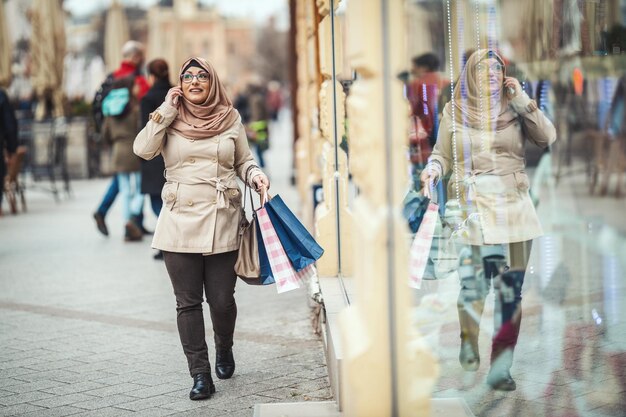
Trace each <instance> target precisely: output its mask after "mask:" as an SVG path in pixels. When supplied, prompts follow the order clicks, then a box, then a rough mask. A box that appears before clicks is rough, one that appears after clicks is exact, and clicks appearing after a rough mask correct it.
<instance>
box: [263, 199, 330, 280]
mask: <svg viewBox="0 0 626 417" xmlns="http://www.w3.org/2000/svg"><path fill="white" fill-rule="evenodd" d="M265 208H266V209H267V214H268V215H269V217H270V220H271V221H272V225H273V226H274V229H275V230H276V234H277V235H278V238H279V239H280V243H281V244H282V245H283V248H284V249H285V252H286V253H287V257H288V258H289V261H290V262H291V264H292V265H293V268H294V269H295V270H296V271H298V272H299V271H301V270H302V269H304V268H306V267H307V266H309V265H311V264H312V263H313V262H315V261H317V260H318V259H319V258H321V257H322V254H323V253H324V249H322V247H321V246H320V245H318V244H317V242H316V241H315V239H313V236H311V234H310V233H309V232H308V231H307V230H306V228H305V227H304V226H303V225H302V223H300V220H298V218H297V217H296V216H295V215H294V214H293V213H292V212H291V210H289V208H288V207H287V205H286V204H285V202H284V201H283V199H282V198H280V196H278V195H276V196H274V197H272V198H271V199H270V200H269V201H268V202H267V203H265ZM259 253H260V252H259Z"/></svg>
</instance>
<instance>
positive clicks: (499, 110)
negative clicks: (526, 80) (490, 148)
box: [445, 49, 515, 130]
mask: <svg viewBox="0 0 626 417" xmlns="http://www.w3.org/2000/svg"><path fill="white" fill-rule="evenodd" d="M489 58H495V59H496V60H497V61H498V62H499V63H500V65H502V73H503V74H502V75H503V77H506V66H505V64H504V60H503V59H502V58H501V57H500V56H499V55H498V54H497V53H495V52H494V51H488V50H486V49H479V50H477V51H476V52H474V53H473V54H472V55H470V57H469V59H468V60H467V63H466V64H465V67H464V68H463V72H462V73H461V76H460V77H459V81H458V83H457V85H456V86H455V87H454V93H453V97H454V100H453V101H450V102H449V103H448V104H447V105H446V107H445V111H447V112H448V115H450V116H452V107H453V106H454V110H455V119H456V122H457V123H459V124H461V125H463V126H468V127H471V128H474V129H479V130H502V129H504V128H506V127H507V126H509V125H511V124H512V123H513V122H514V121H515V114H514V113H513V112H512V111H511V110H509V100H508V98H507V97H506V94H504V91H503V89H502V88H500V90H498V91H493V92H492V94H491V95H488V94H487V95H485V93H484V91H485V89H484V88H483V89H482V90H483V93H482V96H481V86H483V85H486V84H488V83H489V78H488V77H489V74H488V73H487V72H486V71H485V72H484V73H483V72H482V71H479V69H478V64H479V63H480V62H481V61H484V60H486V59H489Z"/></svg>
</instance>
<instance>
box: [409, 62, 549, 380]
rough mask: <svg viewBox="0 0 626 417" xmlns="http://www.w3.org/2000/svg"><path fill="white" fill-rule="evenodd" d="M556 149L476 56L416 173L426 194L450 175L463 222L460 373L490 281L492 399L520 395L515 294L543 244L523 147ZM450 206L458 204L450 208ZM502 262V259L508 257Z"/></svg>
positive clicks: (497, 73) (516, 93) (524, 103)
mask: <svg viewBox="0 0 626 417" xmlns="http://www.w3.org/2000/svg"><path fill="white" fill-rule="evenodd" d="M555 139H556V131H555V129H554V126H553V125H552V123H551V122H550V121H549V120H548V119H547V118H546V117H545V116H544V114H543V113H542V112H541V110H539V109H538V107H537V104H536V103H535V102H534V101H532V100H531V99H530V98H529V97H528V96H527V95H526V93H524V92H523V91H522V88H521V86H520V83H519V81H518V80H516V79H515V78H512V77H507V76H506V68H505V64H504V61H503V60H502V58H500V56H498V55H497V54H496V53H495V52H492V51H486V50H478V51H476V52H474V53H473V54H472V55H471V56H470V57H469V59H468V61H467V64H466V65H465V68H464V69H463V72H462V74H461V76H460V78H459V83H458V84H457V85H456V86H455V88H454V93H453V97H452V100H451V101H450V102H449V103H448V104H447V105H446V106H445V108H444V111H443V118H442V121H441V125H440V127H439V133H438V137H437V144H436V145H435V148H434V150H433V154H432V156H431V158H430V159H429V163H428V165H427V167H426V169H424V171H423V172H422V175H421V180H422V183H423V184H425V189H424V192H425V194H427V195H429V194H430V190H431V189H432V186H433V185H434V184H435V183H436V182H437V181H438V180H439V179H440V178H442V177H443V176H445V175H446V174H448V173H451V178H450V182H449V184H448V196H449V198H451V199H456V202H452V201H451V202H449V203H448V204H450V203H458V204H460V206H461V208H462V209H463V213H464V214H463V216H462V217H461V218H459V219H458V221H457V222H456V223H455V224H452V225H451V226H452V227H453V228H454V229H456V230H457V233H455V236H457V240H456V241H457V242H458V243H461V244H463V245H466V246H464V247H463V248H462V249H461V250H460V252H459V258H460V259H459V262H460V266H459V270H458V272H459V278H460V281H461V283H460V284H461V291H460V294H459V299H458V303H457V305H458V313H459V322H460V325H461V352H460V355H459V360H460V362H461V365H462V366H463V368H464V369H466V370H470V371H475V370H477V369H478V367H479V363H480V357H479V352H478V332H479V328H480V317H481V314H482V311H483V307H484V302H485V298H486V296H487V293H488V292H489V288H490V286H491V281H492V279H493V282H494V288H495V291H496V303H497V305H496V317H495V322H496V324H495V327H496V329H495V332H494V338H493V343H492V353H491V369H490V371H489V375H488V377H487V382H488V383H489V385H491V387H492V388H494V389H497V390H507V391H511V390H514V389H515V388H516V385H515V381H514V380H513V379H512V378H511V375H510V372H509V370H510V368H511V365H512V361H513V349H514V348H515V344H516V343H517V337H518V334H519V326H520V322H521V293H522V283H523V281H524V273H525V270H526V265H527V263H528V255H529V253H530V246H531V245H530V244H531V242H532V239H534V238H536V237H538V236H540V235H541V234H542V231H541V226H540V224H539V219H538V217H537V213H536V212H535V208H534V206H533V203H532V201H531V199H530V196H529V194H528V177H527V175H526V172H525V164H524V143H525V142H526V141H527V140H530V141H531V142H533V143H534V144H536V145H537V146H540V147H542V148H543V147H546V146H548V145H550V144H551V143H552V142H554V140H555ZM454 205H456V204H454ZM507 252H508V257H507Z"/></svg>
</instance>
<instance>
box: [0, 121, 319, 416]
mask: <svg viewBox="0 0 626 417" xmlns="http://www.w3.org/2000/svg"><path fill="white" fill-rule="evenodd" d="M283 116H285V117H284V118H283V122H282V123H281V124H280V125H279V126H278V127H277V128H276V129H275V131H274V132H275V135H274V138H273V143H272V147H273V148H272V150H270V152H268V154H267V157H268V158H267V159H268V161H269V164H270V166H271V168H272V170H271V171H272V172H271V173H272V174H273V176H272V187H273V190H274V192H280V194H281V195H282V196H283V197H284V199H285V201H287V203H288V204H290V205H292V207H296V206H295V204H296V203H297V196H296V195H295V192H294V191H293V190H292V189H291V188H289V187H288V184H289V178H288V177H289V175H290V173H291V170H290V163H291V157H290V153H291V144H290V140H289V139H290V138H289V134H290V132H289V126H288V124H287V123H288V115H287V114H283ZM107 184H108V180H95V181H75V182H73V183H72V187H73V190H74V197H73V198H72V199H69V200H68V199H65V200H64V201H62V202H61V203H58V204H56V203H54V201H53V199H52V196H51V195H48V194H45V193H42V192H36V191H32V190H31V191H29V192H28V204H29V212H28V213H26V214H20V215H18V216H5V217H3V218H0V265H1V266H0V416H45V417H55V416H69V415H72V416H94V417H95V416H102V417H105V416H114V417H120V416H127V415H128V416H131V415H132V416H150V417H159V416H169V415H172V416H229V417H239V416H241V417H243V416H246V417H249V416H252V407H253V405H254V404H256V403H268V402H294V401H307V400H312V401H319V400H328V399H329V398H330V396H331V394H330V390H329V385H328V378H327V371H326V366H325V363H324V354H323V350H322V344H321V342H320V340H319V339H318V338H317V337H316V336H315V335H314V334H313V332H312V330H311V324H310V310H309V308H308V305H307V293H306V290H305V289H302V290H298V291H292V292H290V293H287V294H281V295H277V294H276V289H275V287H274V286H271V287H251V286H247V285H245V284H243V282H239V283H238V285H237V295H236V297H237V301H238V307H239V318H238V323H237V331H236V335H235V347H234V353H235V359H236V361H237V371H236V373H235V376H234V377H233V378H232V379H230V380H226V381H221V380H218V379H216V387H217V393H216V394H215V396H214V397H213V398H212V399H211V400H208V401H198V402H194V401H190V400H189V399H188V392H189V389H190V388H191V382H192V380H191V378H190V377H189V375H188V372H187V365H186V361H185V357H184V355H183V353H182V348H181V346H180V342H179V339H178V334H177V331H176V321H175V320H176V312H175V301H174V296H173V293H172V289H171V286H170V282H169V278H168V276H167V273H166V271H165V266H164V264H163V262H160V261H155V260H153V259H152V253H153V252H152V250H151V249H150V239H146V240H144V241H143V242H140V243H124V242H123V224H122V221H121V211H120V209H119V206H118V204H119V203H118V204H116V205H115V206H114V209H113V211H112V212H111V213H110V214H109V217H108V218H107V223H108V226H109V229H110V232H111V236H109V237H108V238H105V237H103V236H101V235H99V234H98V232H97V231H96V228H95V224H94V222H93V220H92V218H91V213H92V212H93V210H94V208H95V206H96V205H97V202H98V201H99V199H100V197H101V196H102V194H103V193H104V190H105V188H106V186H107ZM145 212H146V213H148V208H147V207H146V210H145ZM154 221H155V219H154V218H152V217H150V218H148V225H149V226H150V227H153V226H154ZM206 310H207V309H206V308H205V313H206ZM205 318H206V323H207V327H208V333H207V334H208V336H207V341H208V343H209V352H210V355H211V361H212V362H213V360H214V350H213V346H212V337H211V336H210V335H211V332H210V324H209V323H210V320H209V319H208V314H205Z"/></svg>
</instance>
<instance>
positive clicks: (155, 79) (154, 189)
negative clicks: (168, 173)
mask: <svg viewBox="0 0 626 417" xmlns="http://www.w3.org/2000/svg"><path fill="white" fill-rule="evenodd" d="M148 82H149V83H150V85H151V87H150V90H148V93H147V94H146V95H145V96H144V97H143V98H142V99H141V126H142V127H143V126H145V125H146V124H148V121H149V120H150V113H152V112H153V111H155V110H156V109H157V108H158V107H159V106H160V105H161V104H162V103H163V101H165V96H166V95H167V92H168V91H169V89H170V88H172V85H171V84H170V71H169V67H168V65H167V62H166V61H165V60H163V59H154V60H152V61H150V63H149V64H148ZM164 184H165V163H164V162H163V157H162V156H161V155H157V156H155V157H154V158H153V159H151V160H145V159H142V160H141V192H142V194H147V195H148V196H149V197H150V204H151V206H152V211H153V212H154V214H155V215H156V216H157V217H159V213H161V208H162V207H163V200H162V199H161V191H162V189H163V185H164ZM154 259H163V252H161V251H160V250H159V251H158V252H157V253H156V255H155V256H154Z"/></svg>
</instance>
